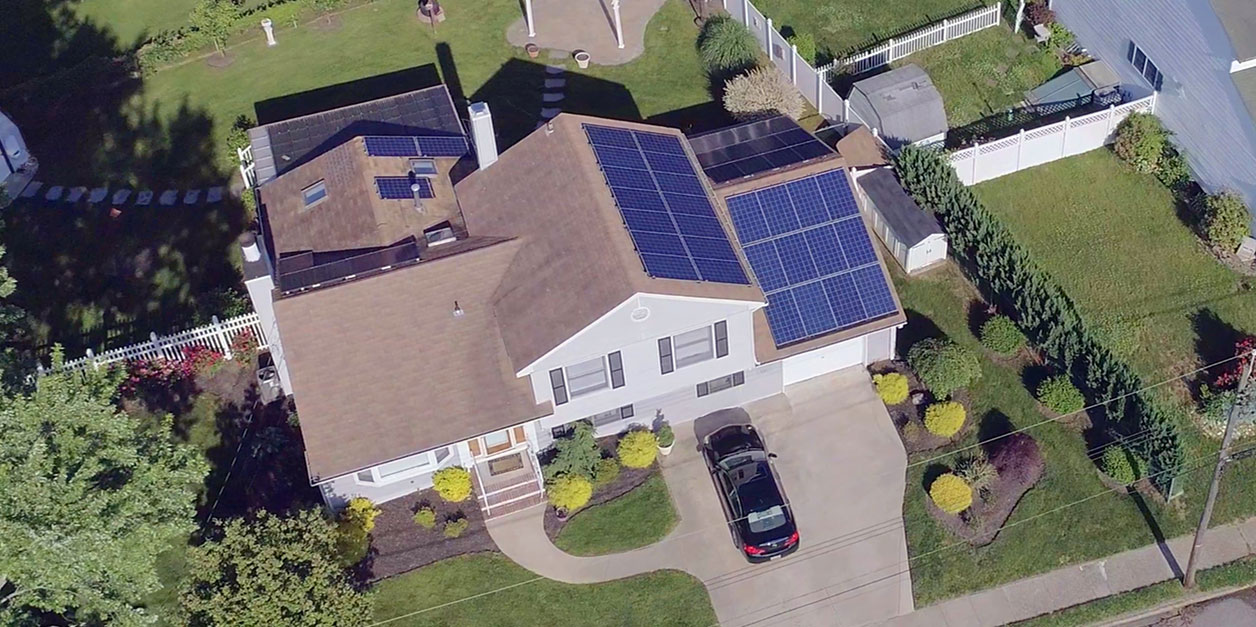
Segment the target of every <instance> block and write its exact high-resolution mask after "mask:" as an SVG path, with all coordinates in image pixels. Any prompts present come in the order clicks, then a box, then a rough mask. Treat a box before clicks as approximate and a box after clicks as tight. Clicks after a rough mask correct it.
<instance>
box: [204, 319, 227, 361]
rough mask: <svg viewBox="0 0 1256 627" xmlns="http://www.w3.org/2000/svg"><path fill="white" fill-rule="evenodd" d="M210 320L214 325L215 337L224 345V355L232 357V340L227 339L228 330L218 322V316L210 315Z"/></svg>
mask: <svg viewBox="0 0 1256 627" xmlns="http://www.w3.org/2000/svg"><path fill="white" fill-rule="evenodd" d="M209 321H210V323H211V324H212V325H213V327H214V337H215V338H216V339H217V340H218V345H219V346H221V347H222V356H223V357H226V358H227V359H231V342H228V341H227V332H226V331H224V330H223V328H222V324H221V323H220V322H218V316H210V318H209Z"/></svg>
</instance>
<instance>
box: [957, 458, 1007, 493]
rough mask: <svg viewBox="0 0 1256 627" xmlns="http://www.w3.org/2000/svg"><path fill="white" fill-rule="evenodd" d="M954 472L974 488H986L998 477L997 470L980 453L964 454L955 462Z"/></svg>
mask: <svg viewBox="0 0 1256 627" xmlns="http://www.w3.org/2000/svg"><path fill="white" fill-rule="evenodd" d="M955 474H956V475H958V476H959V478H960V479H963V480H964V481H967V482H968V485H970V486H972V488H973V489H974V490H978V491H980V490H981V489H982V488H987V487H989V486H990V484H991V483H994V480H995V479H998V478H999V471H998V470H996V469H995V468H994V464H992V463H990V460H988V459H986V458H985V457H983V456H981V455H965V456H964V457H961V458H959V460H958V461H957V462H955Z"/></svg>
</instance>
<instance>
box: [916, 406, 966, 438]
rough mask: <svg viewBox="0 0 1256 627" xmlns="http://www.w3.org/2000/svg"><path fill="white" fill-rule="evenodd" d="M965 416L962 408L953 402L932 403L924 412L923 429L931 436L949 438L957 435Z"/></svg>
mask: <svg viewBox="0 0 1256 627" xmlns="http://www.w3.org/2000/svg"><path fill="white" fill-rule="evenodd" d="M967 416H968V412H966V411H964V406H963V405H960V404H959V403H956V402H955V401H950V402H947V403H934V404H932V405H930V406H929V408H928V409H926V410H925V428H926V429H928V430H929V433H932V434H933V435H936V436H940V437H944V438H949V437H951V436H953V435H955V434H956V433H959V430H960V428H961V427H963V426H964V419H965V418H966V417H967Z"/></svg>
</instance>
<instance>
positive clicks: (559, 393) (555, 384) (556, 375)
mask: <svg viewBox="0 0 1256 627" xmlns="http://www.w3.org/2000/svg"><path fill="white" fill-rule="evenodd" d="M550 388H551V389H552V390H554V404H555V405H562V404H563V403H566V402H567V381H565V380H564V379H563V369H562V368H555V369H553V370H551V371H550Z"/></svg>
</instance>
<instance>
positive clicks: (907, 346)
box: [897, 309, 946, 357]
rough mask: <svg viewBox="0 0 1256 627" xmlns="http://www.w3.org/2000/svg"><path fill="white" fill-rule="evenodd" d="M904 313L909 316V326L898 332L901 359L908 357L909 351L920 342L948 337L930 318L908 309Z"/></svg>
mask: <svg viewBox="0 0 1256 627" xmlns="http://www.w3.org/2000/svg"><path fill="white" fill-rule="evenodd" d="M904 313H905V314H907V325H906V326H904V327H903V328H901V329H899V330H898V343H897V345H898V353H899V357H906V356H907V351H909V350H911V347H912V346H914V345H915V344H916V342H919V341H920V340H924V339H929V338H943V337H946V334H945V333H943V332H942V329H941V328H940V327H938V325H937V324H936V323H935V322H934V321H933V320H932V319H930V318H929V317H928V316H926V315H924V314H922V313H920V312H919V311H916V310H915V309H906V310H904Z"/></svg>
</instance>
